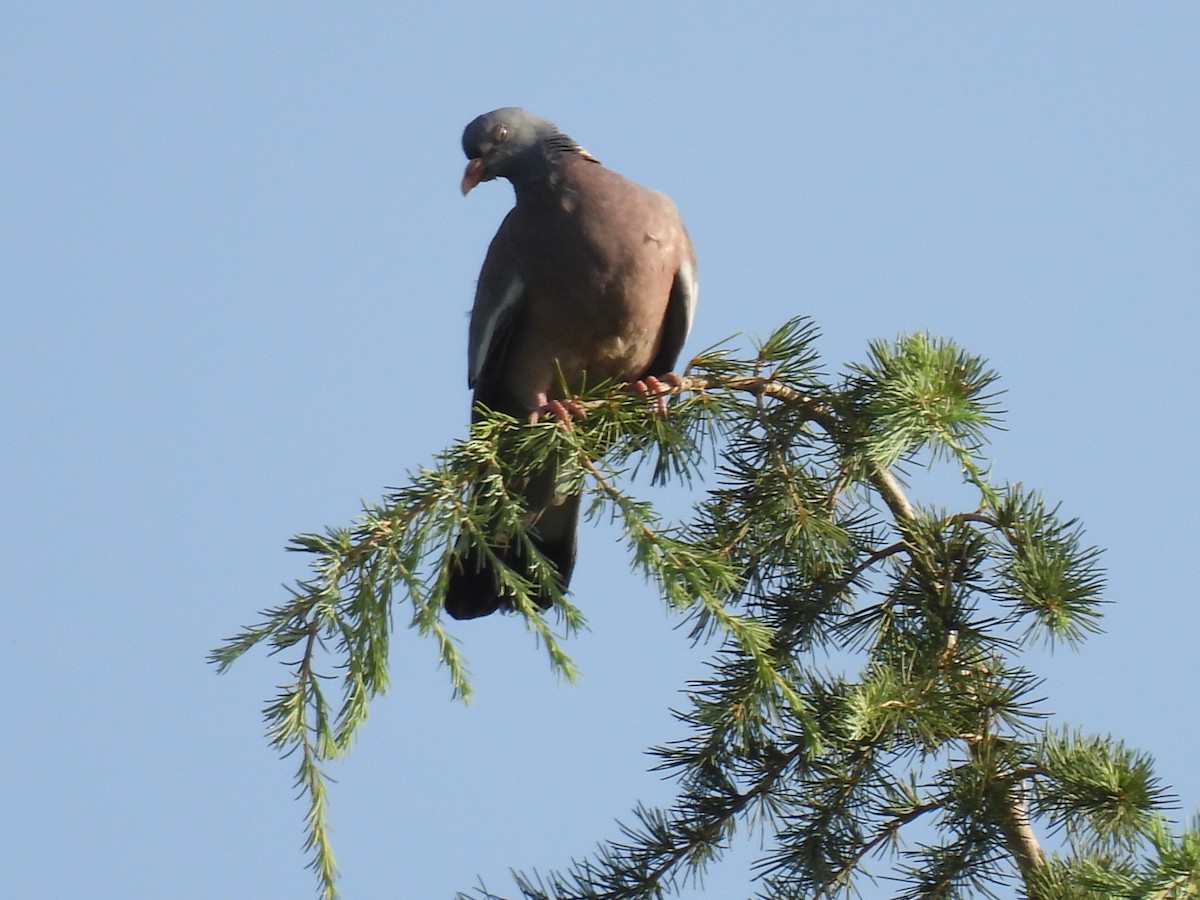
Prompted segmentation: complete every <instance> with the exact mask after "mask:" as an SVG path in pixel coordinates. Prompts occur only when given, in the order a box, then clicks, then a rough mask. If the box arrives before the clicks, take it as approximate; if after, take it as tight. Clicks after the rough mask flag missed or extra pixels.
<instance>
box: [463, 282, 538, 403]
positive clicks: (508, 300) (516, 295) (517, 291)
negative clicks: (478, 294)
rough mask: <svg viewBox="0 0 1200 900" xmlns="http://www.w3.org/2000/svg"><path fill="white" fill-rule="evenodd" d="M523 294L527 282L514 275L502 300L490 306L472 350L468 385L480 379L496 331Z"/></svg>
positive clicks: (506, 287) (501, 297) (480, 325)
mask: <svg viewBox="0 0 1200 900" xmlns="http://www.w3.org/2000/svg"><path fill="white" fill-rule="evenodd" d="M523 293H525V282H524V281H522V280H521V278H520V277H519V276H517V275H515V274H514V275H513V276H512V277H511V278H509V280H508V283H507V285H506V286H505V288H504V293H503V294H502V295H501V296H500V299H499V300H498V301H497V302H494V303H491V304H489V306H490V309H488V310H487V313H486V318H485V319H484V320H483V321H482V322H480V323H479V340H478V341H477V342H476V343H475V346H474V347H472V348H471V349H472V353H471V359H470V360H469V362H470V366H469V369H468V372H467V380H468V384H470V385H472V386H474V384H475V381H476V379H478V378H479V373H480V372H482V371H483V364H484V363H485V362H486V361H487V358H488V354H489V352H490V351H491V349H492V341H493V340H495V338H496V329H497V328H499V327H500V323H501V322H503V321H504V317H505V315H506V314H507V313H508V312H509V310H511V309H512V308H513V306H515V305H516V303H517V301H518V300H520V299H521V295H522V294H523Z"/></svg>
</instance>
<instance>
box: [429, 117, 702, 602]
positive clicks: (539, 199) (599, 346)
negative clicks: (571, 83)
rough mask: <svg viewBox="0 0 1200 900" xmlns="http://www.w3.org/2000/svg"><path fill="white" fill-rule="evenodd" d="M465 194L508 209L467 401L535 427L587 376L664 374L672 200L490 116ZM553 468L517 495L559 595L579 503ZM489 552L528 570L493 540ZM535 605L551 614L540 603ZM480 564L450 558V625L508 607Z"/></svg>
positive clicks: (684, 248) (468, 134)
mask: <svg viewBox="0 0 1200 900" xmlns="http://www.w3.org/2000/svg"><path fill="white" fill-rule="evenodd" d="M463 149H464V150H465V151H466V154H467V157H468V158H469V159H470V160H471V162H470V163H469V164H468V166H467V171H466V174H465V175H464V177H463V185H462V187H463V193H467V192H468V191H470V190H471V189H472V188H473V187H474V186H475V185H476V184H478V183H479V182H480V181H488V180H491V179H493V178H496V177H504V178H507V179H508V180H509V181H511V182H512V184H513V187H514V190H515V192H516V205H515V207H514V208H513V209H512V211H510V212H509V214H508V215H507V216H506V217H505V219H504V222H503V223H502V224H501V226H500V229H499V230H498V231H497V233H496V236H495V237H494V238H493V239H492V243H491V246H490V247H489V248H488V253H487V257H486V258H485V260H484V263H483V269H482V271H481V272H480V276H479V283H478V286H477V288H476V292H475V305H474V307H473V309H472V311H471V327H470V340H469V346H468V382H469V384H470V385H471V386H472V387H473V388H474V389H475V403H476V405H482V406H486V407H488V408H490V409H494V410H499V411H502V412H505V413H508V414H510V415H513V416H517V417H520V418H532V417H533V416H535V415H536V414H537V413H538V411H539V410H541V409H542V408H543V407H544V406H545V404H546V403H547V401H550V400H555V399H562V398H563V395H564V391H563V390H562V387H561V385H562V381H564V380H565V382H566V386H567V389H568V391H567V392H568V393H569V392H574V391H577V390H579V389H580V388H581V387H582V386H583V384H584V382H585V380H586V382H588V383H591V384H595V383H597V382H599V381H603V380H606V379H617V380H621V381H635V380H638V379H642V378H645V377H647V376H651V375H653V376H662V375H666V374H667V373H669V372H670V371H671V368H672V367H673V366H674V364H675V361H676V359H677V358H678V356H679V353H680V351H681V350H682V348H683V343H684V340H685V339H686V337H687V333H688V330H689V328H690V327H691V320H692V315H693V311H694V309H695V302H696V276H695V271H696V265H695V255H694V253H693V250H692V245H691V241H690V240H689V238H688V235H687V231H686V230H685V229H684V226H683V222H682V220H681V219H680V217H679V214H678V212H677V211H676V209H675V206H674V204H673V203H672V202H671V201H670V199H668V198H667V197H666V196H665V195H663V194H661V193H658V192H657V191H652V190H650V189H648V188H644V187H642V186H641V185H638V184H635V183H634V182H632V181H630V180H629V179H627V178H625V177H623V176H621V175H618V174H617V173H616V172H613V171H611V170H609V169H606V168H605V167H604V166H602V165H601V164H600V163H599V162H598V161H597V160H596V159H595V158H594V157H592V156H591V154H589V153H588V152H587V151H585V150H584V149H583V148H582V147H580V146H579V145H578V144H576V143H575V142H574V141H572V140H571V139H570V138H568V137H566V136H565V135H563V134H561V133H560V132H559V131H558V130H557V129H556V128H555V127H554V126H553V125H552V124H551V123H549V122H547V121H546V120H544V119H541V118H539V117H537V116H534V115H533V114H531V113H529V112H526V111H525V110H521V109H514V108H509V109H500V110H496V111H494V112H491V113H487V114H486V115H483V116H480V117H479V118H477V119H476V120H475V121H473V122H472V123H471V124H470V125H468V126H467V129H466V131H465V132H464V134H463ZM554 480H555V479H554V472H553V470H552V469H551V470H549V471H546V472H542V473H539V474H538V475H535V476H534V477H533V478H531V479H530V480H529V481H528V482H527V483H525V484H522V485H520V486H518V487H519V489H520V491H521V494H522V496H523V498H524V500H525V502H526V504H527V508H528V511H529V515H530V518H531V522H532V523H533V524H534V526H535V541H534V542H535V544H536V546H537V547H538V549H539V550H540V551H541V553H542V554H544V555H545V556H546V557H547V558H548V559H550V560H551V561H552V562H553V563H554V565H555V568H556V569H557V572H558V576H559V580H560V584H561V586H562V587H563V588H564V589H565V588H566V586H567V584H568V583H569V580H570V577H571V571H572V569H573V568H574V563H575V531H576V526H577V521H578V516H579V501H580V497H579V496H578V495H570V496H566V497H563V496H556V495H555V493H554V489H553V487H554ZM496 552H497V555H498V556H500V557H501V558H502V559H503V560H504V561H505V563H506V564H507V565H509V566H511V567H512V568H514V569H516V570H517V571H519V572H522V573H523V574H524V573H525V572H526V571H527V568H528V561H527V560H525V559H524V558H523V556H522V554H521V553H520V552H519V548H517V547H516V546H515V545H514V546H509V545H508V544H506V543H505V541H504V539H503V536H497V545H496ZM538 599H539V603H540V604H541V605H542V606H543V607H547V606H549V599H548V598H547V597H545V596H540V597H539V598H538ZM506 605H507V604H506V599H505V597H503V596H502V595H501V594H500V592H499V590H498V588H497V582H496V579H495V575H494V574H493V573H492V571H491V570H490V568H489V567H488V565H487V564H486V563H485V561H483V560H482V559H480V558H478V557H477V556H476V555H474V554H471V553H467V552H464V553H462V554H460V555H459V556H458V557H457V558H456V559H455V561H454V562H453V563H452V566H451V571H450V578H449V583H448V589H447V596H446V601H445V606H446V610H447V611H448V612H449V613H450V615H452V616H454V617H455V618H474V617H476V616H482V615H487V614H489V613H491V612H494V611H495V610H496V609H499V608H501V607H504V606H506Z"/></svg>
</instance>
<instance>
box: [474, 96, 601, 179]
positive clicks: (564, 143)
mask: <svg viewBox="0 0 1200 900" xmlns="http://www.w3.org/2000/svg"><path fill="white" fill-rule="evenodd" d="M462 145H463V152H464V153H465V154H466V155H467V159H469V160H470V162H469V163H468V164H467V171H466V172H465V173H464V174H463V180H462V192H463V194H467V193H468V192H470V190H471V189H472V188H473V187H475V185H477V184H479V182H481V181H491V180H492V179H493V178H507V179H508V180H509V181H511V182H512V183H513V184H518V183H520V182H523V181H532V180H535V179H537V178H541V177H542V176H544V175H545V174H546V173H547V172H548V171H549V169H550V166H551V164H552V163H553V162H554V160H555V158H557V157H558V156H560V155H561V154H563V153H579V154H582V155H583V156H585V157H587V158H588V159H591V158H592V157H591V154H589V153H588V152H587V151H586V150H584V149H583V148H582V147H580V146H579V145H578V144H577V143H575V142H574V141H573V140H571V139H570V138H569V137H567V136H566V135H565V134H563V133H562V132H560V131H559V130H558V128H557V127H555V125H554V123H553V122H549V121H547V120H546V119H543V118H542V117H541V116H538V115H534V114H533V113H531V112H530V111H529V110H527V109H521V108H520V107H518V106H506V107H504V108H503V109H494V110H492V111H491V112H489V113H484V114H483V115H482V116H479V117H478V118H476V119H475V120H474V121H473V122H471V124H470V125H468V126H467V127H466V129H465V130H464V131H463V137H462Z"/></svg>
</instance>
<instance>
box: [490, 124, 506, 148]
mask: <svg viewBox="0 0 1200 900" xmlns="http://www.w3.org/2000/svg"><path fill="white" fill-rule="evenodd" d="M508 135H509V128H508V126H507V125H506V124H504V123H503V122H501V123H500V124H499V125H497V126H496V127H495V128H493V129H492V140H494V141H495V142H496V143H497V144H503V143H504V142H505V141H507V140H508Z"/></svg>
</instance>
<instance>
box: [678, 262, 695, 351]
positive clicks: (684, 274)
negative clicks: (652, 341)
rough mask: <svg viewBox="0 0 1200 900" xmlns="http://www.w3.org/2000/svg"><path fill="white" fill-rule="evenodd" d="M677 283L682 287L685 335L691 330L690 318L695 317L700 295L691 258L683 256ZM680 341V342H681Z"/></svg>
mask: <svg viewBox="0 0 1200 900" xmlns="http://www.w3.org/2000/svg"><path fill="white" fill-rule="evenodd" d="M676 277H677V278H678V279H679V285H680V287H682V288H683V301H684V307H685V309H686V310H687V331H685V332H684V336H685V337H686V336H687V335H688V334H690V333H691V331H692V320H693V319H695V318H696V301H697V300H698V299H699V297H700V285H699V284H698V283H697V281H696V266H695V265H694V264H693V263H692V261H691V259H688V258H685V259H684V260H683V262H682V264H680V266H679V275H678V276H676ZM681 343H682V342H681Z"/></svg>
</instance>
